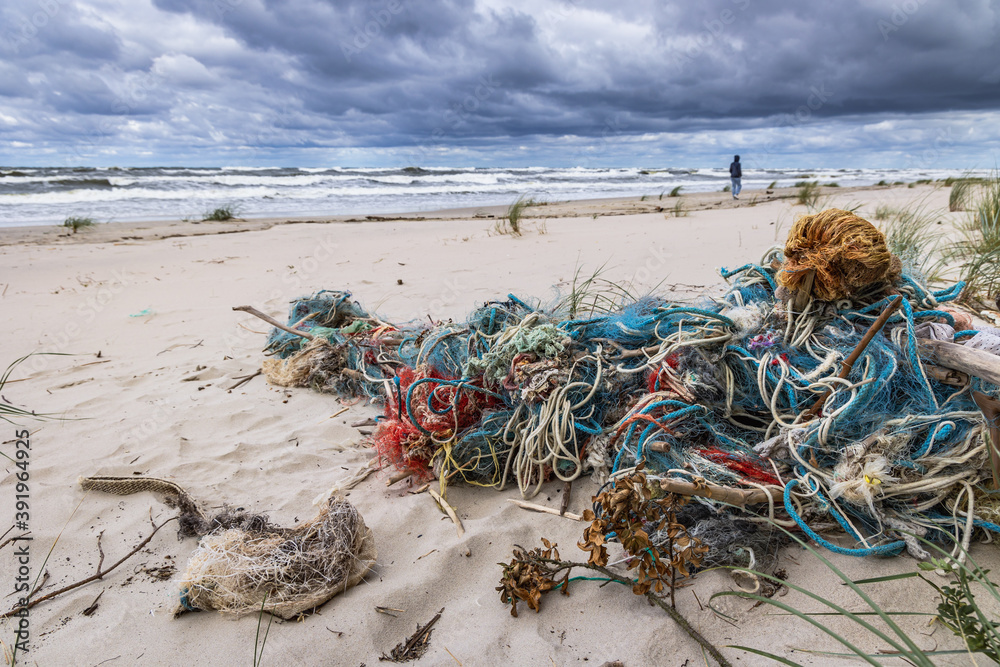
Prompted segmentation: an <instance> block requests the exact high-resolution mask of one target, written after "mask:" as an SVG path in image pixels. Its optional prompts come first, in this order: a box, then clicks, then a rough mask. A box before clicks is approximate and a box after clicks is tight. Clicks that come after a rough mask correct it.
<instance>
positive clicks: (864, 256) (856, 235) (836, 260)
mask: <svg viewBox="0 0 1000 667" xmlns="http://www.w3.org/2000/svg"><path fill="white" fill-rule="evenodd" d="M901 268H902V267H901V264H900V262H899V259H898V258H896V257H894V256H893V254H892V253H891V252H889V248H888V247H887V246H886V243H885V236H884V235H883V234H882V232H880V231H879V230H878V229H876V228H875V226H874V225H872V224H871V223H870V222H868V221H867V220H865V219H864V218H859V217H858V216H856V215H854V214H853V213H851V212H850V211H844V210H842V209H839V208H828V209H827V210H825V211H822V212H820V213H816V214H815V215H803V216H801V217H800V218H799V219H798V220H796V221H795V224H794V225H793V226H792V230H791V231H790V232H789V233H788V241H787V242H786V243H785V263H784V265H782V267H781V271H779V272H778V276H777V277H778V282H779V283H780V284H781V285H782V286H784V287H786V288H787V289H789V290H792V291H794V290H797V289H798V288H799V287H800V286H801V285H802V282H803V280H805V278H806V276H807V275H808V274H809V271H811V270H815V271H816V277H815V282H814V283H813V287H812V294H813V296H815V297H816V298H817V299H820V300H822V301H834V300H836V299H840V298H842V297H845V296H849V295H851V294H855V293H857V292H858V291H859V290H860V289H861V288H864V287H867V286H869V285H871V284H873V283H879V282H895V280H896V279H898V277H899V275H900V271H901Z"/></svg>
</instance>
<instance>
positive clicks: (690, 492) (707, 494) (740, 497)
mask: <svg viewBox="0 0 1000 667" xmlns="http://www.w3.org/2000/svg"><path fill="white" fill-rule="evenodd" d="M660 488H661V489H663V490H664V491H666V492H667V493H677V494H680V495H682V496H699V497H701V498H710V499H712V500H718V501H719V502H723V503H728V504H729V505H737V506H739V507H742V506H744V505H748V504H750V505H753V504H756V503H766V502H768V498H769V497H770V499H771V500H772V501H773V502H781V499H782V496H783V495H784V490H783V489H782V488H781V487H780V486H773V485H768V486H766V487H765V489H766V490H765V489H737V488H734V487H731V486H716V485H715V484H693V483H692V482H685V481H682V480H679V479H661V480H660Z"/></svg>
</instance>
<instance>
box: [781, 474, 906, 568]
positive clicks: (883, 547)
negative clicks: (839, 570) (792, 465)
mask: <svg viewBox="0 0 1000 667" xmlns="http://www.w3.org/2000/svg"><path fill="white" fill-rule="evenodd" d="M798 484H799V480H797V479H793V480H790V481H789V482H788V484H786V485H785V511H786V512H788V516H790V517H792V520H793V521H795V523H796V524H798V526H799V528H801V529H802V532H804V533H805V534H806V535H808V536H809V539H811V540H812V541H813V542H815V543H816V544H818V545H820V546H821V547H823V548H824V549H827V550H829V551H832V552H833V553H835V554H841V555H844V556H859V557H865V556H895V555H897V554H898V553H900V552H901V551H902V550H903V549H904V548H906V542H904V541H903V540H897V541H896V542H890V543H888V544H879V545H877V546H874V547H864V548H861V549H847V548H845V547H838V546H837V545H836V544H831V543H830V542H827V541H826V540H824V539H823V538H822V537H820V535H819V534H818V533H817V532H816V531H814V530H813V529H812V528H810V527H809V525H808V524H807V523H806V522H805V521H803V520H802V517H800V516H799V515H798V513H797V512H796V511H795V508H794V507H793V506H792V489H793V488H794V487H796V486H798ZM829 509H830V513H831V514H833V515H834V518H836V519H837V523H840V524H841V525H844V523H846V522H845V521H844V520H843V519H842V518H841V517H840V515H839V513H838V512H836V511H835V510H834V509H833V508H832V507H831V508H829ZM851 532H853V531H851Z"/></svg>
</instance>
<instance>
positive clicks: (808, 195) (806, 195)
mask: <svg viewBox="0 0 1000 667" xmlns="http://www.w3.org/2000/svg"><path fill="white" fill-rule="evenodd" d="M795 187H797V188H798V189H799V190H798V192H797V193H796V195H795V197H796V199H795V202H796V203H797V204H802V205H803V206H805V207H807V208H810V209H811V208H814V207H815V206H816V204H818V203H819V198H820V191H819V184H818V183H817V182H816V181H799V182H798V183H796V185H795Z"/></svg>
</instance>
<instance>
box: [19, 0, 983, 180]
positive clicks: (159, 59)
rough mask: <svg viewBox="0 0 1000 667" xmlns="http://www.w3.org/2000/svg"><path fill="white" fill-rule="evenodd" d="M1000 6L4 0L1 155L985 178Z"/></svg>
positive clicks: (125, 162) (51, 159)
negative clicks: (897, 171)
mask: <svg viewBox="0 0 1000 667" xmlns="http://www.w3.org/2000/svg"><path fill="white" fill-rule="evenodd" d="M998 36H1000V0H843V1H842V2H816V1H808V2H807V1H795V2H793V1H791V0H704V1H697V2H696V1H694V0H684V1H681V0H672V1H654V0H615V1H613V2H609V1H608V0H506V1H501V0H79V1H73V0H4V1H3V3H2V5H0V164H3V165H7V166H75V165H80V166H158V165H159V166H165V165H178V166H180V165H183V166H226V165H259V166H372V167H375V166H512V167H513V166H552V167H572V166H583V167H607V166H641V167H664V166H674V167H701V166H717V165H718V164H719V163H722V164H723V165H725V164H728V160H729V159H730V156H731V155H732V154H733V153H740V154H742V155H743V156H744V162H746V163H747V164H750V165H753V166H758V167H804V168H809V167H871V168H883V167H889V168H891V167H898V168H918V169H927V168H950V169H964V168H991V167H994V166H995V165H996V164H997V163H998V162H1000V44H998V41H1000V37H998Z"/></svg>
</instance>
